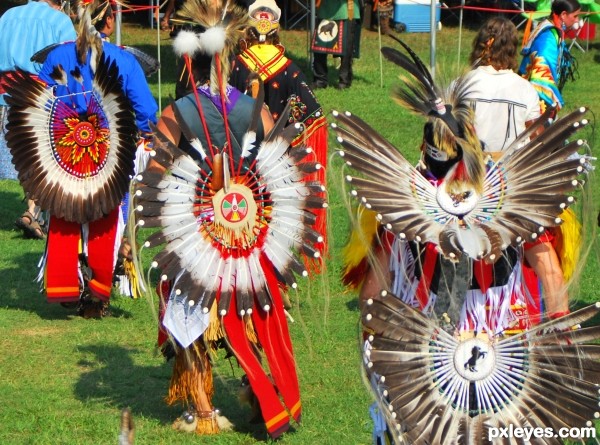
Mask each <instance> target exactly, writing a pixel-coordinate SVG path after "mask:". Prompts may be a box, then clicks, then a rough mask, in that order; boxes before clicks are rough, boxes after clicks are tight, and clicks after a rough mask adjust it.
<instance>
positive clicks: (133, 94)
mask: <svg viewBox="0 0 600 445" xmlns="http://www.w3.org/2000/svg"><path fill="white" fill-rule="evenodd" d="M103 48H104V56H105V57H107V58H108V59H109V60H114V61H115V62H116V64H117V66H118V68H119V74H120V78H121V80H122V82H123V92H124V93H125V96H127V98H128V99H129V100H130V101H131V105H132V106H133V109H134V111H135V119H136V123H137V127H138V129H139V130H140V131H142V132H144V133H150V131H151V130H150V126H149V125H148V121H151V122H152V123H156V112H157V111H158V106H157V105H156V101H155V100H154V97H153V96H152V93H151V92H150V88H149V87H148V83H147V82H146V77H145V76H144V72H143V70H142V67H141V66H140V64H139V63H138V61H137V60H136V58H135V57H134V56H133V55H131V54H130V53H128V52H126V51H125V50H123V49H121V48H119V47H118V46H116V45H113V44H112V43H109V42H103ZM90 57H91V51H89V52H88V56H87V61H86V63H85V65H81V64H80V63H79V61H78V60H77V54H76V49H75V42H70V43H65V44H64V45H60V46H59V47H57V48H55V49H53V50H52V51H51V52H50V54H48V57H47V58H46V62H45V63H44V66H43V67H42V70H41V71H40V74H39V75H40V79H41V80H43V81H44V82H46V83H47V84H48V85H51V86H54V85H57V83H56V81H55V80H54V79H52V77H51V76H50V73H52V70H53V69H54V67H55V66H56V65H58V64H60V65H62V67H63V69H64V70H65V71H66V72H67V78H68V84H67V86H64V85H57V86H56V92H55V94H56V96H59V97H61V96H64V97H65V98H64V99H63V102H67V103H74V104H75V106H76V107H77V110H78V111H80V112H84V111H85V110H86V102H85V96H84V95H83V94H71V93H81V91H82V86H81V84H80V83H79V82H77V81H76V80H75V79H74V78H73V76H71V75H69V74H68V73H70V72H71V71H73V70H74V69H75V67H79V70H80V71H81V73H82V76H83V90H85V91H91V90H92V79H93V74H92V70H91V67H90ZM69 95H70V96H71V97H69V98H67V96H69Z"/></svg>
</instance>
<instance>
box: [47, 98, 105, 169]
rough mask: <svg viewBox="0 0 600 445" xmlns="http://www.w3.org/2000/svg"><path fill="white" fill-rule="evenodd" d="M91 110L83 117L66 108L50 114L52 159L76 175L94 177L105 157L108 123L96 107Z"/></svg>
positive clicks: (101, 166) (102, 164) (103, 164)
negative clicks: (51, 120) (51, 115)
mask: <svg viewBox="0 0 600 445" xmlns="http://www.w3.org/2000/svg"><path fill="white" fill-rule="evenodd" d="M60 108H62V107H60ZM64 108H67V107H64ZM89 111H92V110H89ZM93 111H96V112H88V113H87V115H86V116H84V115H78V114H77V113H76V112H74V111H73V110H70V109H68V108H67V109H66V110H65V109H62V110H60V109H59V110H57V112H56V113H54V115H53V122H52V129H53V138H52V140H53V147H52V148H53V154H54V158H55V160H56V162H57V163H58V164H59V165H60V167H61V168H62V169H63V170H65V171H66V172H67V173H69V174H70V175H73V176H75V177H78V178H89V177H93V176H96V175H97V174H98V173H99V172H100V171H101V170H102V168H103V167H104V166H105V164H106V160H107V158H108V153H109V147H110V140H109V128H108V123H107V121H106V118H105V117H104V116H103V115H102V114H100V113H98V112H97V111H98V110H93Z"/></svg>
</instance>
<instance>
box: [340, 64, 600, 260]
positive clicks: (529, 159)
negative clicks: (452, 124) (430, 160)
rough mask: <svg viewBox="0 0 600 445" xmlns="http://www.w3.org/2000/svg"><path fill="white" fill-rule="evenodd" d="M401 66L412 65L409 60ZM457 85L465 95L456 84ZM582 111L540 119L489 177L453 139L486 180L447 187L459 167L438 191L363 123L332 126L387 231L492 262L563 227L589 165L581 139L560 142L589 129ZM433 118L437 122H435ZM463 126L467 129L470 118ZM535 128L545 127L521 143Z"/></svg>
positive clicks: (345, 119) (364, 198)
mask: <svg viewBox="0 0 600 445" xmlns="http://www.w3.org/2000/svg"><path fill="white" fill-rule="evenodd" d="M402 60H403V63H404V64H409V63H410V61H407V60H408V59H407V58H406V57H404V58H403V59H402ZM415 70H416V68H412V71H409V72H410V73H413V71H415ZM421 77H423V76H421ZM422 83H423V84H425V83H426V81H423V82H422ZM457 85H459V88H460V91H465V89H464V87H463V86H462V85H461V82H457ZM429 89H430V90H432V92H435V91H437V90H435V89H433V87H432V88H429ZM413 99H414V100H413ZM413 99H411V100H413V102H418V101H419V100H421V101H423V103H424V105H423V106H422V108H423V111H425V110H430V112H429V115H430V116H434V115H435V111H433V108H434V107H433V105H431V101H430V100H429V99H424V98H423V96H418V95H416V94H415V96H414V98H413ZM425 102H427V103H425ZM415 107H416V105H415ZM447 112H448V111H447ZM585 113H586V109H585V108H580V109H578V110H576V111H574V112H573V113H571V114H569V115H568V116H565V117H564V118H562V119H559V120H557V121H555V122H553V123H552V124H550V123H549V122H548V119H547V115H544V116H542V117H541V118H540V119H539V120H538V121H537V122H536V123H535V124H534V126H533V127H534V128H533V129H531V130H528V131H527V132H526V134H524V135H522V137H520V138H518V139H517V140H516V141H514V143H513V144H512V145H511V147H509V148H508V150H507V151H506V153H505V154H504V156H503V157H502V158H501V159H500V160H499V161H498V162H497V163H496V164H494V165H491V166H490V167H489V169H488V171H487V173H485V164H484V162H483V159H482V156H481V148H480V147H478V148H477V150H478V152H477V153H476V154H474V155H473V156H474V157H473V159H469V157H470V156H471V154H472V153H474V152H473V150H464V147H466V146H467V145H468V146H472V144H470V143H469V142H468V141H465V140H464V139H462V140H461V139H460V138H459V139H457V141H458V142H459V144H460V145H461V147H462V149H463V150H462V156H463V160H465V161H466V163H467V164H468V163H472V164H480V167H479V168H480V169H481V171H482V172H484V176H481V177H479V175H478V174H475V175H474V176H471V175H470V174H467V175H466V177H464V171H463V175H462V176H463V179H462V180H456V181H453V182H451V181H448V177H452V178H454V179H456V178H457V177H456V169H457V168H458V166H459V165H460V163H459V164H456V165H455V166H454V167H453V168H452V169H450V171H449V172H448V174H447V176H446V178H445V179H444V181H443V183H442V184H441V185H440V186H439V187H436V186H434V185H433V184H431V183H430V182H429V181H428V180H427V179H426V178H425V177H424V176H423V175H422V174H421V173H420V172H419V171H418V170H417V169H415V168H414V167H413V166H412V165H411V164H410V163H409V162H408V161H407V160H406V159H405V158H404V157H403V156H402V155H401V154H400V153H399V151H398V149H396V147H394V146H393V145H392V144H390V143H389V142H388V141H387V140H385V139H384V138H383V137H382V136H380V135H379V134H377V133H376V132H375V131H374V130H373V129H372V128H371V127H370V126H369V125H368V124H366V123H365V122H364V121H362V120H361V119H360V118H358V117H356V116H354V115H352V114H351V113H349V112H346V113H343V114H342V113H338V112H336V111H334V112H333V117H334V119H335V120H336V122H335V123H332V125H331V126H332V128H333V130H334V132H335V133H336V135H337V140H338V142H339V143H340V145H341V146H342V147H343V148H342V150H340V152H339V154H340V155H341V156H342V157H343V158H344V160H345V161H346V163H347V165H348V166H349V167H350V168H351V169H353V170H355V171H356V172H357V173H359V174H360V175H350V174H348V175H347V176H346V179H347V181H348V182H349V183H350V184H351V186H352V188H353V189H352V194H353V195H354V196H356V197H357V198H358V199H359V200H360V203H361V204H362V205H363V206H365V207H366V208H368V209H372V210H373V211H375V212H376V213H377V218H378V219H379V221H380V222H381V224H382V225H383V226H384V227H386V228H387V229H389V230H391V231H392V232H394V233H395V234H396V235H397V236H399V237H400V238H401V239H406V240H408V241H417V242H432V243H434V244H436V245H438V246H439V249H440V251H441V253H442V254H443V255H444V256H445V257H447V258H449V259H452V260H456V259H457V258H458V257H459V256H460V255H461V254H462V253H463V252H465V253H466V254H467V255H468V256H469V257H471V258H473V259H482V258H483V259H485V260H486V261H487V262H490V263H493V262H495V261H496V260H498V259H499V257H500V254H501V251H502V250H503V249H505V248H506V247H508V246H509V245H513V246H515V245H519V244H520V243H522V242H524V241H533V240H535V239H536V238H537V237H538V236H539V235H540V234H541V233H542V232H543V231H544V230H545V228H546V227H553V226H557V225H560V223H561V220H560V218H558V215H560V213H561V212H562V211H563V210H564V208H566V207H567V206H569V205H570V204H571V203H572V202H573V201H574V198H572V197H571V196H569V193H572V192H573V191H575V190H577V189H578V188H579V187H580V185H581V182H580V181H579V180H578V177H580V176H583V175H585V174H586V173H587V170H588V168H589V163H590V161H591V159H592V158H591V157H589V156H586V155H579V154H578V151H579V150H580V149H581V148H583V147H584V146H585V142H584V141H582V140H575V141H572V142H569V143H565V140H567V139H568V138H570V137H571V136H572V135H573V134H574V133H575V132H576V131H578V130H579V129H581V128H583V127H584V126H585V125H586V124H587V120H586V119H585V118H584V115H585ZM435 119H436V120H437V121H441V118H439V117H435ZM441 122H442V123H443V122H445V121H441ZM458 122H460V119H459V120H458ZM463 124H465V125H470V124H469V122H468V120H465V122H464V123H463ZM463 124H460V125H463ZM444 125H445V124H444ZM540 126H544V127H547V128H546V130H545V131H544V132H543V133H542V134H541V135H539V136H537V137H535V138H534V139H532V140H531V141H529V142H526V141H527V138H528V137H529V136H531V134H532V132H533V131H534V129H535V128H538V127H540ZM465 142H466V143H465ZM477 170H478V169H477Z"/></svg>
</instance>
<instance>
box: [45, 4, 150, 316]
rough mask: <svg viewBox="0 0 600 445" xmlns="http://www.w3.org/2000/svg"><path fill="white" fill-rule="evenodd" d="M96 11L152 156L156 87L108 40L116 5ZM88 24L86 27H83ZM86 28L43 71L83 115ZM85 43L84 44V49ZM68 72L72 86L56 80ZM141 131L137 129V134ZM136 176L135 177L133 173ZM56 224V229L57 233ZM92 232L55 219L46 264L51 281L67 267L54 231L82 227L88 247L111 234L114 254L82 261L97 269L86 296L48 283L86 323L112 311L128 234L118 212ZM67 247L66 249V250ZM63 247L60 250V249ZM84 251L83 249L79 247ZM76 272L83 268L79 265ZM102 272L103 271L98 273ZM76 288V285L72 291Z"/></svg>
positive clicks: (89, 50)
mask: <svg viewBox="0 0 600 445" xmlns="http://www.w3.org/2000/svg"><path fill="white" fill-rule="evenodd" d="M85 7H86V8H89V10H90V11H92V12H91V22H92V23H94V28H95V30H96V31H97V32H98V33H99V36H98V37H100V38H101V45H102V53H103V57H105V58H106V59H107V60H108V61H109V62H114V63H115V64H116V65H117V67H118V69H119V77H120V79H121V88H122V91H123V93H124V95H125V96H126V97H127V98H128V99H129V102H130V104H131V107H132V108H133V111H134V113H135V122H136V124H137V140H138V144H137V145H138V152H139V151H144V152H145V151H147V150H145V147H146V146H148V145H149V144H150V142H151V141H152V131H151V129H150V123H156V112H157V111H158V106H157V104H156V101H155V99H154V97H153V96H152V93H151V92H150V88H149V87H148V84H147V83H146V81H145V75H144V72H143V70H142V68H141V66H140V64H139V63H138V61H137V60H136V59H135V57H134V56H133V55H132V54H130V53H128V52H126V51H125V50H123V49H121V48H119V47H118V46H116V45H114V44H112V43H110V42H109V41H108V37H110V35H111V34H112V33H113V32H114V30H115V16H114V11H113V4H112V2H109V1H107V0H96V1H94V2H92V3H91V4H90V5H88V6H85ZM84 25H85V23H84V21H83V22H82V27H84ZM86 33H87V31H86V29H82V30H81V32H80V35H79V37H78V40H77V41H76V42H71V43H66V44H63V45H60V46H58V47H56V48H54V49H53V50H52V51H51V52H50V53H49V54H48V56H47V58H46V61H45V63H44V65H43V67H42V69H41V71H40V79H41V80H43V81H44V82H46V83H47V84H48V86H54V87H56V88H55V95H56V96H57V97H61V98H62V99H61V100H62V101H63V102H65V103H68V104H70V106H72V107H74V108H76V109H77V110H78V111H79V112H80V113H82V114H85V113H86V110H87V107H88V103H87V101H88V99H87V97H88V95H86V94H78V93H76V92H80V91H82V90H83V91H90V90H91V89H92V81H93V79H94V77H95V68H93V66H94V65H95V64H96V63H97V61H96V60H95V56H94V54H95V50H97V49H96V48H95V45H96V44H98V43H96V42H97V41H94V39H95V38H96V37H95V36H89V35H86ZM90 41H94V42H95V43H92V44H90V45H87V46H86V45H85V43H84V42H90ZM82 43H83V44H82ZM58 66H60V67H62V69H63V70H64V72H65V73H68V75H67V76H66V77H67V78H66V82H65V81H63V80H60V79H59V78H57V76H56V67H58ZM132 131H135V128H133V129H132ZM130 174H131V175H133V172H131V173H130ZM53 224H54V225H55V228H54V229H53V227H52V226H53ZM88 225H89V227H90V228H88V229H85V230H84V229H83V225H80V224H78V223H77V222H71V221H66V220H63V219H62V218H57V217H55V216H52V215H51V217H50V235H49V242H48V247H47V252H46V256H47V260H46V275H47V276H51V275H52V274H53V273H55V272H57V269H63V268H64V267H65V266H64V264H58V263H56V261H57V260H56V259H55V258H60V257H59V256H58V255H53V254H54V253H57V252H54V250H53V245H54V244H53V243H52V239H51V237H52V236H53V234H54V232H57V235H56V236H60V232H61V230H62V231H63V232H64V231H76V230H77V229H76V227H80V228H81V230H82V234H83V235H82V239H83V240H84V244H85V238H86V236H85V231H86V230H89V231H90V232H91V231H92V229H91V227H92V226H96V225H104V226H106V227H107V228H109V229H107V230H106V231H105V232H103V233H102V235H101V236H102V237H106V239H105V241H104V242H105V244H106V245H107V246H110V249H105V250H103V251H102V252H100V251H98V253H97V254H95V253H93V252H92V251H91V250H87V251H86V250H84V252H85V253H86V255H84V259H83V260H82V259H81V257H80V261H83V263H85V264H86V265H89V269H91V275H92V276H91V277H90V279H85V275H84V281H85V282H84V283H83V286H82V291H81V293H79V292H77V291H75V290H74V291H73V292H72V293H71V294H69V295H65V294H62V293H61V292H60V290H59V289H57V288H54V287H51V286H50V285H49V284H48V283H49V281H48V279H47V280H46V293H47V295H48V299H49V301H60V302H63V303H67V302H72V303H77V304H78V308H79V309H78V312H79V314H80V315H82V316H84V317H85V318H92V317H93V318H97V317H101V316H103V315H105V314H106V313H107V309H108V301H109V299H110V289H111V286H112V279H113V270H114V266H115V261H114V260H115V256H116V255H115V253H116V250H117V247H118V246H119V245H120V244H121V234H122V232H123V215H122V213H121V212H120V209H119V208H118V207H117V208H116V209H113V210H111V211H110V213H109V214H107V215H105V216H104V217H103V218H100V219H99V220H94V221H91V222H90V223H89V224H88ZM63 247H64V246H63ZM63 247H61V246H58V248H59V249H62V248H63ZM73 248H78V246H73ZM76 267H78V266H77V265H76ZM96 268H97V269H96ZM71 287H72V288H73V289H76V287H75V286H71Z"/></svg>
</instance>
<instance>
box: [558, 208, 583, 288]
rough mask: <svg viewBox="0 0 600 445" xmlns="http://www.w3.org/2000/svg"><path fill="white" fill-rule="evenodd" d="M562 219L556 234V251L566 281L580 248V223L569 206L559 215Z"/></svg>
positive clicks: (573, 269) (575, 264) (577, 257)
mask: <svg viewBox="0 0 600 445" xmlns="http://www.w3.org/2000/svg"><path fill="white" fill-rule="evenodd" d="M560 218H561V219H562V220H563V221H564V222H563V223H562V224H561V226H560V230H557V231H556V233H555V235H556V247H555V248H556V253H557V254H558V257H559V259H560V264H561V267H562V271H563V277H564V279H565V281H568V280H569V279H570V278H571V277H572V276H573V273H574V272H575V269H576V267H577V260H578V259H579V252H580V250H581V223H580V222H579V220H578V219H577V215H575V212H574V211H573V210H571V209H570V208H568V209H566V210H565V211H563V212H562V214H561V215H560Z"/></svg>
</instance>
